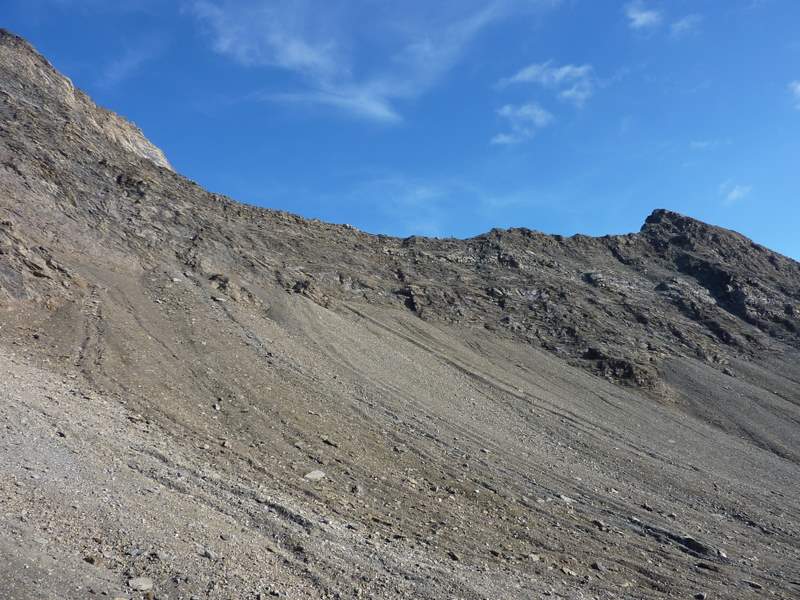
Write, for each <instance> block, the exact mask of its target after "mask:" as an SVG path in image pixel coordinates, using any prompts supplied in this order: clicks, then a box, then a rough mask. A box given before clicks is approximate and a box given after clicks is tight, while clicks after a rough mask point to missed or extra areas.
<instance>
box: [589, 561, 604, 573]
mask: <svg viewBox="0 0 800 600" xmlns="http://www.w3.org/2000/svg"><path fill="white" fill-rule="evenodd" d="M592 568H593V569H594V570H595V571H599V572H600V573H603V572H605V571H606V570H607V569H606V567H605V565H604V564H603V563H601V562H598V561H594V562H593V563H592Z"/></svg>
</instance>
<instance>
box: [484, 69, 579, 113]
mask: <svg viewBox="0 0 800 600" xmlns="http://www.w3.org/2000/svg"><path fill="white" fill-rule="evenodd" d="M519 83H534V84H538V85H541V86H543V87H545V88H550V89H555V90H558V97H559V98H560V99H562V100H565V101H567V102H571V103H572V104H574V105H575V106H577V107H582V106H583V105H584V104H586V101H587V100H588V99H589V98H591V97H592V95H593V94H594V86H595V83H594V75H593V70H592V66H591V65H562V66H555V65H553V62H552V61H547V62H544V63H535V64H532V65H528V66H527V67H525V68H524V69H521V70H520V71H518V72H517V73H515V74H514V75H512V76H511V77H508V78H505V79H501V80H500V81H499V82H498V85H499V86H500V87H504V86H507V85H511V84H519Z"/></svg>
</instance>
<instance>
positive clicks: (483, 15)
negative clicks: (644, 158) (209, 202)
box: [188, 0, 557, 122]
mask: <svg viewBox="0 0 800 600" xmlns="http://www.w3.org/2000/svg"><path fill="white" fill-rule="evenodd" d="M555 4H557V2H556V1H555V0H490V1H489V2H485V1H482V0H461V1H459V2H455V1H442V2H432V3H431V2H414V3H386V2H373V1H369V2H363V1H362V2H315V1H313V0H272V1H270V2H264V1H262V0H192V2H191V4H190V5H189V10H188V12H189V14H191V15H192V16H194V17H195V18H196V19H197V20H199V21H200V22H201V23H202V24H203V25H204V26H205V27H206V28H207V30H208V33H209V34H210V36H211V39H212V43H213V48H214V50H215V51H216V52H218V53H220V54H222V55H224V56H227V57H229V58H231V59H232V60H234V61H236V62H238V63H239V64H241V65H245V66H249V67H268V68H275V69H280V70H283V71H286V72H288V73H291V74H293V75H294V76H295V82H294V84H292V85H293V86H294V89H289V90H287V89H281V90H262V91H261V92H259V93H258V94H255V95H254V97H258V98H261V99H266V100H270V101H280V102H290V103H298V104H306V105H312V106H328V107H334V108H337V109H340V110H343V111H346V112H348V113H350V114H353V115H356V116H359V117H363V118H366V119H370V120H374V121H381V122H393V121H398V120H400V119H401V116H400V112H399V109H398V106H397V105H398V102H399V101H402V100H408V99H413V98H416V97H418V96H419V95H421V94H423V93H425V92H426V91H428V90H429V89H430V88H431V87H433V86H434V85H435V84H436V83H437V82H439V81H440V80H441V79H442V77H443V76H444V75H445V74H446V73H447V72H448V71H450V70H451V69H452V68H453V67H454V66H455V65H456V64H458V62H459V61H460V60H461V59H462V58H463V55H464V54H465V52H466V50H467V49H468V47H469V46H470V44H471V43H472V42H473V41H474V39H475V38H476V37H477V36H478V35H479V34H480V33H481V32H482V31H484V30H485V29H486V28H487V27H489V26H491V25H493V24H495V23H497V22H498V21H500V20H502V19H505V18H508V17H509V16H510V15H512V14H519V13H521V12H524V11H529V10H538V9H542V8H547V7H551V6H554V5H555ZM367 25H368V26H367Z"/></svg>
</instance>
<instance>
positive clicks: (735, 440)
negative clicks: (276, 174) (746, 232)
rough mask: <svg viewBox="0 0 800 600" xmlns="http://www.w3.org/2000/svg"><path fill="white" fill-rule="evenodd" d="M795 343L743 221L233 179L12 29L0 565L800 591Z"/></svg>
mask: <svg viewBox="0 0 800 600" xmlns="http://www.w3.org/2000/svg"><path fill="white" fill-rule="evenodd" d="M798 358H800V264H798V263H796V262H794V261H792V260H790V259H788V258H786V257H783V256H780V255H778V254H776V253H774V252H771V251H770V250H768V249H766V248H763V247H761V246H758V245H757V244H754V243H753V242H751V241H750V240H748V239H746V238H744V237H743V236H741V235H739V234H737V233H734V232H731V231H727V230H724V229H721V228H717V227H713V226H710V225H706V224H704V223H700V222H698V221H695V220H693V219H690V218H688V217H684V216H681V215H678V214H676V213H672V212H669V211H664V210H657V211H655V212H654V213H653V214H652V215H651V216H650V217H649V218H648V219H647V221H646V223H645V224H644V226H643V227H642V230H641V231H640V232H638V233H633V234H630V235H624V236H608V237H603V238H590V237H586V236H574V237H571V238H564V237H561V236H550V235H545V234H541V233H537V232H534V231H530V230H527V229H513V230H493V231H491V232H489V233H487V234H485V235H482V236H478V237H476V238H472V239H469V240H454V239H426V238H417V237H414V238H408V239H396V238H391V237H386V236H375V235H369V234H366V233H363V232H360V231H358V230H356V229H354V228H352V227H349V226H346V225H331V224H326V223H322V222H319V221H309V220H304V219H301V218H299V217H296V216H293V215H290V214H287V213H284V212H279V211H272V210H264V209H259V208H255V207H250V206H246V205H242V204H238V203H236V202H233V201H231V200H229V199H227V198H224V197H221V196H219V195H216V194H210V193H208V192H206V191H204V190H202V189H201V188H200V187H199V186H197V185H196V184H194V183H192V182H191V181H188V180H186V179H185V178H183V177H181V176H180V175H178V174H176V173H174V172H173V171H172V170H171V169H170V167H169V164H168V163H167V161H166V158H165V157H164V155H163V153H161V151H160V150H158V149H157V148H155V147H154V146H153V145H152V144H150V142H148V141H147V140H146V139H145V137H144V136H143V134H142V133H141V132H140V131H139V130H138V129H137V128H135V127H134V126H132V125H130V124H128V123H127V122H126V121H124V120H123V119H122V118H120V117H118V116H117V115H114V114H112V113H109V112H108V111H106V110H103V109H101V108H98V107H96V106H95V105H94V104H93V103H92V102H91V101H90V100H89V99H88V98H87V97H86V96H85V95H83V94H82V93H81V92H79V91H77V90H75V89H74V87H73V86H72V84H71V83H70V82H69V81H68V80H67V79H66V78H64V77H63V76H62V75H60V74H59V73H57V72H56V71H55V70H54V69H53V68H52V67H51V66H50V65H49V63H47V61H46V60H45V59H43V58H42V57H41V56H40V55H39V54H37V53H36V52H35V50H33V49H32V48H31V47H30V46H29V45H28V44H27V43H26V42H25V41H23V40H21V39H20V38H18V37H16V36H14V35H13V34H10V33H7V32H0V373H2V374H5V376H4V377H3V383H2V384H0V416H2V419H3V421H2V422H3V426H2V428H0V450H1V451H2V453H3V456H4V460H3V461H2V466H0V497H2V498H3V511H2V513H0V554H2V555H3V556H5V557H9V559H8V560H7V561H6V564H5V565H2V566H0V589H3V590H4V592H3V593H4V594H5V595H4V596H3V597H8V598H11V599H27V598H51V597H52V598H86V597H87V596H88V594H89V593H93V594H95V595H97V596H98V597H100V596H101V595H102V594H107V595H108V596H109V597H112V598H113V597H126V598H141V597H147V595H148V594H150V596H151V597H156V598H191V597H196V598H257V597H260V598H268V597H271V596H279V597H285V598H351V597H373V598H469V599H478V598H531V597H540V596H550V597H555V598H692V597H700V596H696V595H698V594H706V595H707V597H708V598H715V597H718V598H751V597H758V596H760V595H770V596H771V597H774V598H792V597H796V595H797V594H798V593H800V497H798V494H797V491H798V488H797V482H798V481H799V480H800V360H798ZM142 578H144V579H142ZM150 586H152V590H151V589H149V588H150ZM140 588H141V589H140ZM144 588H148V589H144ZM259 595H260V596H259Z"/></svg>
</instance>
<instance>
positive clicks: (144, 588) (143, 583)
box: [128, 577, 153, 592]
mask: <svg viewBox="0 0 800 600" xmlns="http://www.w3.org/2000/svg"><path fill="white" fill-rule="evenodd" d="M128 587H129V588H131V589H132V590H136V591H137V592H149V591H150V590H152V589H153V580H152V579H150V578H149V577H134V578H133V579H129V580H128Z"/></svg>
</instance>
